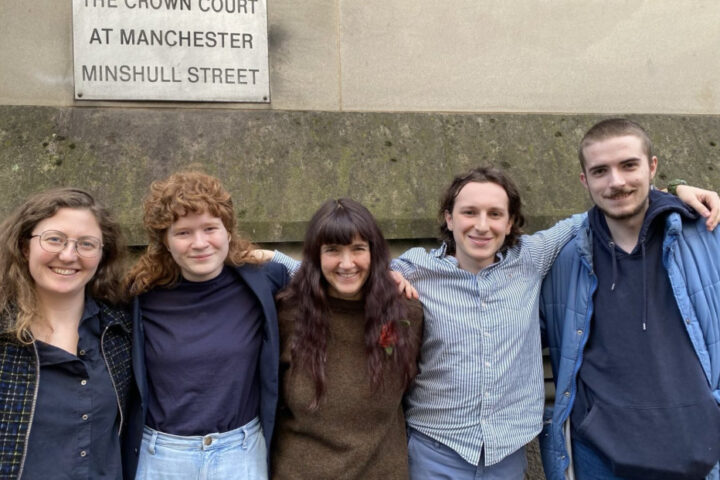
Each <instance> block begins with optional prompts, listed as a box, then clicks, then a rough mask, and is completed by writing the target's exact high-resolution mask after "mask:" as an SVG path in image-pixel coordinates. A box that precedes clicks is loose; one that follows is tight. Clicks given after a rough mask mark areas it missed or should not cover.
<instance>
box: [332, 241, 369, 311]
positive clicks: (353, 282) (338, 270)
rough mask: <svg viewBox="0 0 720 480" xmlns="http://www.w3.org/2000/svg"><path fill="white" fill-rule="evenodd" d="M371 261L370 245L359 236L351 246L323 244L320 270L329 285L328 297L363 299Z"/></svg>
mask: <svg viewBox="0 0 720 480" xmlns="http://www.w3.org/2000/svg"><path fill="white" fill-rule="evenodd" d="M370 260H371V258H370V245H368V242H366V241H365V240H363V239H362V238H360V237H359V236H357V235H356V236H355V238H353V240H352V242H351V243H350V244H349V245H335V244H323V245H322V247H320V268H321V270H322V274H323V277H325V280H327V283H328V295H330V296H331V297H336V298H342V299H344V300H360V299H361V298H363V291H362V288H363V286H364V285H365V282H366V281H367V278H368V275H369V274H370Z"/></svg>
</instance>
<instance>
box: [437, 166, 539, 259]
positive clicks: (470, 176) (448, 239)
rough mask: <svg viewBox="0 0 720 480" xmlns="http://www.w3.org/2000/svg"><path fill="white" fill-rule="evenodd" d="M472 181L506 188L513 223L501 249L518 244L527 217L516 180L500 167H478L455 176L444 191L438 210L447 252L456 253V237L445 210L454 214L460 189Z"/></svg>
mask: <svg viewBox="0 0 720 480" xmlns="http://www.w3.org/2000/svg"><path fill="white" fill-rule="evenodd" d="M471 182H478V183H495V184H497V185H499V186H501V187H502V188H503V190H505V193H506V194H507V196H508V213H509V214H510V218H512V222H513V223H512V228H511V229H510V233H509V234H508V235H507V236H506V237H505V242H504V243H503V246H502V247H501V249H502V250H506V249H508V248H510V247H512V246H514V245H515V244H517V242H518V240H519V239H520V235H522V227H523V226H524V225H525V217H524V216H523V214H522V202H521V200H520V192H519V191H518V188H517V186H516V185H515V182H513V181H512V180H511V179H510V177H509V176H508V175H507V174H506V173H505V172H503V171H502V170H500V169H499V168H494V167H477V168H473V169H472V170H470V171H469V172H466V173H463V174H461V175H458V176H457V177H455V178H454V179H453V181H452V182H451V183H450V185H449V186H448V187H447V189H445V193H443V195H442V197H441V199H440V211H439V212H438V220H439V221H440V240H441V241H443V242H445V244H446V245H447V250H446V252H447V254H448V255H454V254H455V238H454V237H453V232H452V231H451V230H450V229H449V228H448V226H447V221H446V220H445V212H448V213H450V214H452V211H453V208H454V207H455V199H456V198H457V196H458V193H460V190H462V189H463V187H464V186H465V185H467V184H468V183H471Z"/></svg>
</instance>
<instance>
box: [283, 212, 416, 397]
mask: <svg viewBox="0 0 720 480" xmlns="http://www.w3.org/2000/svg"><path fill="white" fill-rule="evenodd" d="M356 237H360V238H362V239H363V240H365V241H366V242H368V244H369V246H370V272H369V274H368V278H367V280H366V281H365V284H364V285H363V287H362V289H363V299H364V300H363V301H364V302H365V336H364V341H365V352H366V355H367V369H368V374H369V377H370V383H371V385H372V388H373V390H376V389H377V388H379V387H380V386H381V384H382V379H383V373H384V370H386V369H387V368H388V367H389V366H390V365H392V366H393V367H394V368H395V369H396V370H399V371H400V372H401V374H402V379H403V385H404V386H405V387H407V385H408V384H409V383H410V381H411V380H412V378H413V377H414V375H415V371H416V358H415V356H414V354H413V352H415V351H416V347H417V345H416V343H417V342H418V339H416V338H414V336H413V335H412V334H411V333H412V330H411V329H410V328H407V326H406V325H401V323H403V321H404V320H406V319H407V311H408V310H407V305H406V303H405V299H404V298H402V297H400V295H399V294H398V292H397V287H396V283H395V281H394V280H393V279H392V278H391V277H390V274H389V272H390V251H389V248H388V245H387V242H386V241H385V238H384V237H383V235H382V232H381V231H380V228H379V227H378V225H377V223H376V222H375V219H374V218H373V216H372V214H371V213H370V212H369V211H368V210H367V208H365V207H364V206H362V205H361V204H360V203H358V202H356V201H354V200H350V199H348V198H341V199H338V200H328V201H327V202H325V203H324V204H323V205H322V206H321V207H320V209H318V211H317V212H315V215H313V217H312V219H311V220H310V223H309V225H308V228H307V232H306V234H305V243H304V245H303V260H302V264H301V266H300V269H299V270H298V272H297V273H296V274H295V276H294V277H293V279H292V281H291V282H290V285H289V286H288V288H287V289H286V290H285V291H283V293H281V294H280V296H279V297H278V300H279V302H280V304H281V306H287V307H289V308H291V309H293V311H294V318H293V320H294V325H295V327H294V331H293V335H292V337H291V338H292V340H291V341H292V346H291V355H292V358H293V361H294V362H295V363H296V364H297V365H298V366H299V367H300V368H303V369H304V370H305V371H306V372H307V374H308V375H309V376H310V378H311V379H312V380H313V382H314V383H315V398H314V400H313V402H312V403H311V405H310V408H311V409H316V408H317V407H318V406H319V404H320V400H322V398H323V396H324V394H325V391H326V381H327V378H326V376H325V363H324V358H325V354H326V351H327V342H328V335H329V321H330V308H329V306H328V293H327V292H328V283H327V280H326V279H325V277H324V276H323V274H322V270H321V266H320V250H321V247H322V246H323V245H329V244H335V245H349V244H351V243H352V241H353V239H355V238H356ZM386 324H387V325H389V326H391V328H394V330H395V332H396V334H397V343H396V344H395V348H394V349H393V354H392V360H391V362H392V363H387V362H383V358H384V357H386V356H387V354H386V353H385V351H384V350H383V348H382V347H381V346H380V344H379V343H378V339H379V337H380V332H381V331H382V328H383V326H384V325H386Z"/></svg>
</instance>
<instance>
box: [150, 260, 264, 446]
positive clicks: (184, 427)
mask: <svg viewBox="0 0 720 480" xmlns="http://www.w3.org/2000/svg"><path fill="white" fill-rule="evenodd" d="M140 308H141V310H142V316H143V326H144V329H145V363H146V369H147V379H148V391H149V399H148V414H147V420H146V423H147V425H148V426H149V427H151V428H154V429H155V430H158V431H161V432H164V433H170V434H173V435H183V436H190V435H205V434H208V433H215V432H220V433H222V432H227V431H229V430H233V429H236V428H238V427H241V426H243V425H245V424H246V423H248V422H249V421H251V420H252V419H253V418H255V417H257V416H258V413H259V399H260V386H259V381H258V380H259V379H258V359H259V356H260V346H261V344H262V339H263V335H262V325H263V321H262V320H263V313H262V308H261V305H260V303H259V301H258V299H257V297H256V296H255V295H254V294H253V292H252V291H251V290H250V289H249V287H248V286H247V285H246V284H245V282H244V281H243V280H242V279H241V278H240V276H239V275H238V274H237V273H236V272H235V270H234V269H233V268H231V267H225V268H224V269H223V270H222V272H221V273H220V275H218V276H217V277H215V278H213V279H212V280H208V281H205V282H190V281H187V280H184V279H183V280H181V281H180V282H179V283H178V285H177V286H175V287H173V288H171V289H155V290H153V291H150V292H148V293H146V294H143V295H142V296H141V297H140Z"/></svg>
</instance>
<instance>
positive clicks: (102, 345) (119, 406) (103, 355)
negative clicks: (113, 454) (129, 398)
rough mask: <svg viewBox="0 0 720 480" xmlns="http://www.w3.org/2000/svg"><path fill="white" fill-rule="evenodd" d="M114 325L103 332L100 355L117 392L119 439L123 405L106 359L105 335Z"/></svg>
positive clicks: (121, 427)
mask: <svg viewBox="0 0 720 480" xmlns="http://www.w3.org/2000/svg"><path fill="white" fill-rule="evenodd" d="M113 325H114V324H112V323H111V324H108V325H106V326H105V329H104V330H103V333H102V335H100V353H101V354H102V357H103V362H105V367H106V368H107V371H108V375H110V381H111V382H112V385H113V390H114V391H115V400H116V401H117V405H118V412H120V427H119V428H118V437H119V436H120V432H122V429H123V423H124V419H123V411H122V405H120V395H118V389H117V384H116V383H115V378H113V372H112V371H111V370H110V365H109V364H108V361H107V358H106V357H105V333H107V331H108V330H109V329H110V327H112V326H113Z"/></svg>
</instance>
